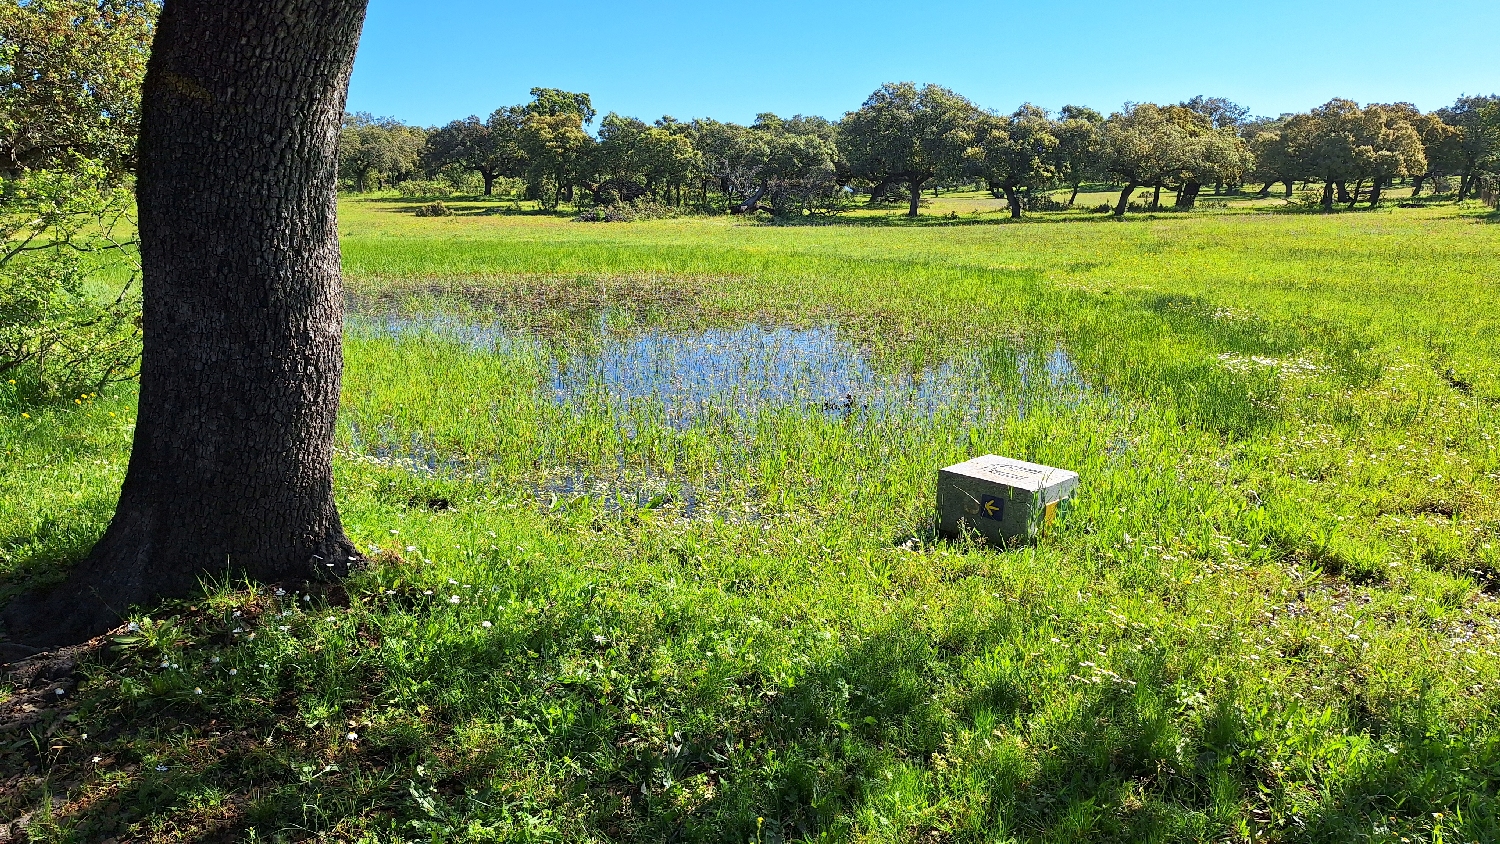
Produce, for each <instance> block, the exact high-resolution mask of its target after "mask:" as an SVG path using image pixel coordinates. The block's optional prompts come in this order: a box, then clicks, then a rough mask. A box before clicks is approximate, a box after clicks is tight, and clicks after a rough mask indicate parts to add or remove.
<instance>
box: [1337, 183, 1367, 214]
mask: <svg viewBox="0 0 1500 844" xmlns="http://www.w3.org/2000/svg"><path fill="white" fill-rule="evenodd" d="M1364 189H1365V180H1364V179H1360V180H1359V181H1357V182H1355V183H1354V193H1352V194H1347V195H1346V196H1345V197H1344V198H1343V199H1340V200H1339V201H1340V202H1347V203H1349V207H1350V208H1353V207H1354V203H1356V202H1358V201H1359V195H1360V194H1361V193H1363V192H1364Z"/></svg>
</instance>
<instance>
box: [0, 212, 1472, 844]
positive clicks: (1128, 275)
mask: <svg viewBox="0 0 1500 844" xmlns="http://www.w3.org/2000/svg"><path fill="white" fill-rule="evenodd" d="M984 201H985V200H984V198H983V197H977V196H972V195H961V196H955V197H948V196H945V197H944V198H942V199H939V200H936V201H935V202H933V203H932V204H931V205H930V206H929V207H928V208H927V209H926V210H927V212H928V216H926V217H924V218H923V219H921V220H919V221H917V222H915V223H912V222H908V221H905V220H903V219H901V218H899V217H897V216H895V215H894V214H892V213H885V212H880V213H876V212H860V213H857V214H855V215H852V217H851V218H850V219H849V220H847V221H844V222H841V223H837V224H831V225H804V226H787V227H776V226H766V225H754V224H748V223H746V222H744V221H735V220H728V219H680V220H665V221H655V222H643V223H634V224H579V223H573V222H569V221H568V220H566V219H565V218H562V217H554V216H546V215H524V214H523V215H516V214H495V215H484V216H481V215H478V214H475V213H461V214H460V216H457V217H452V218H436V219H417V218H415V217H412V216H411V215H410V214H409V213H405V211H404V209H405V208H406V207H407V206H406V205H405V204H403V203H399V202H391V201H381V200H375V201H355V202H346V203H345V204H344V206H343V208H342V211H341V213H342V217H341V229H342V231H343V233H344V255H345V269H346V274H347V276H348V281H349V287H350V291H351V297H352V299H353V301H354V303H355V306H356V310H357V311H358V312H359V313H360V314H361V316H359V317H357V318H356V319H355V320H354V321H353V322H352V323H351V331H350V335H349V339H348V342H347V344H346V355H347V359H348V367H347V378H346V385H345V399H344V401H345V406H344V415H343V418H342V421H341V425H340V431H339V449H340V451H339V454H340V458H339V463H338V483H339V490H338V492H339V496H340V502H341V510H342V512H343V514H344V518H345V522H346V525H347V527H348V529H349V531H350V534H351V535H352V536H353V537H354V538H355V539H356V540H357V541H358V542H359V544H360V545H361V547H363V548H366V549H369V550H370V552H371V555H372V557H373V559H374V560H375V563H374V564H373V565H372V566H371V567H370V568H369V570H367V571H364V572H361V573H359V574H358V575H356V576H355V577H354V578H353V579H351V580H350V581H349V582H348V583H347V584H345V588H343V589H338V590H335V591H331V592H325V591H318V592H317V593H316V594H314V595H312V596H310V600H302V596H300V595H296V594H290V595H276V594H275V593H274V591H272V590H271V588H270V587H248V586H246V585H244V584H215V585H211V586H210V587H209V589H208V590H207V592H206V593H205V595H204V596H203V597H201V598H198V599H195V600H192V601H186V602H181V603H180V604H173V605H170V606H165V607H158V608H148V609H147V610H145V611H143V612H142V613H141V614H140V615H139V616H138V617H137V619H136V623H137V624H138V626H139V627H140V630H139V631H135V632H133V633H132V634H131V635H129V636H126V637H125V638H124V640H122V641H121V642H119V643H117V644H118V650H116V651H114V652H111V653H109V654H106V655H105V656H104V657H102V658H101V659H99V660H98V661H96V662H95V663H93V664H91V665H89V666H88V667H87V668H86V669H85V679H84V680H83V682H82V683H81V685H80V686H79V687H78V688H76V689H73V688H71V687H70V688H69V689H68V690H67V693H66V694H65V695H63V698H64V700H66V701H70V702H71V703H69V704H66V705H64V706H62V707H59V708H58V709H57V710H56V712H55V715H54V717H53V718H50V719H49V718H43V719H41V720H40V721H38V722H37V723H36V724H34V725H31V726H29V727H26V728H24V729H20V730H16V731H12V732H8V733H0V754H3V755H0V759H4V760H6V761H5V768H4V769H5V770H7V771H12V772H15V775H14V776H13V777H12V778H11V779H9V780H6V781H5V782H4V783H3V784H0V789H3V790H0V817H9V816H19V815H20V814H22V813H23V812H28V811H31V812H36V814H34V815H33V818H32V820H33V826H32V828H31V829H32V834H33V835H34V836H37V837H40V838H41V839H42V840H58V841H93V840H98V839H100V838H103V837H107V836H110V835H115V836H122V837H130V838H132V839H134V840H164V841H165V840H183V839H186V840H219V838H225V839H228V838H236V837H238V838H245V837H248V836H250V835H252V834H253V835H254V836H256V837H257V838H258V839H259V840H300V839H309V838H320V837H321V838H322V839H325V840H350V841H360V840H363V841H397V840H404V841H416V840H421V841H429V840H431V841H458V840H473V841H642V842H646V841H653V842H654V841H669V840H680V841H706V842H707V841H735V842H745V841H757V842H769V841H782V840H809V841H871V842H876V841H879V842H886V841H889V842H898V841H911V842H916V841H923V842H926V841H954V842H958V841H965V842H968V841H974V842H978V841H985V842H991V841H993V842H1002V841H1018V842H1019V841H1025V842H1042V841H1057V842H1064V841H1080V840H1090V841H1094V840H1098V841H1108V840H1118V841H1199V840H1215V841H1223V840H1229V841H1251V840H1274V841H1320V842H1321V841H1392V842H1397V841H1402V840H1403V839H1404V840H1418V839H1420V840H1423V841H1439V840H1441V841H1494V840H1500V825H1497V821H1496V817H1497V815H1500V798H1497V788H1500V730H1497V728H1496V727H1495V726H1494V725H1495V723H1496V722H1495V716H1496V713H1497V708H1500V659H1497V652H1496V649H1497V646H1500V645H1497V634H1500V629H1497V627H1500V607H1497V606H1496V602H1495V600H1494V595H1495V594H1496V592H1497V591H1500V552H1497V551H1496V549H1495V546H1496V545H1497V544H1500V503H1497V502H1500V450H1497V449H1500V443H1497V439H1500V405H1497V402H1500V375H1497V371H1500V367H1497V363H1500V346H1497V340H1496V336H1497V333H1496V329H1497V324H1496V317H1495V316H1494V315H1495V314H1496V313H1500V291H1497V282H1500V227H1497V226H1496V225H1494V224H1493V222H1492V218H1488V217H1485V216H1482V215H1481V214H1478V213H1476V212H1475V211H1471V210H1462V209H1454V208H1453V207H1451V206H1431V207H1427V208H1420V209H1399V210H1397V209H1390V210H1380V211H1374V212H1363V211H1362V212H1358V213H1347V214H1338V215H1333V216H1322V215H1309V214H1301V213H1273V212H1270V211H1268V210H1266V209H1268V208H1274V207H1276V206H1275V205H1272V204H1268V203H1265V202H1251V203H1244V204H1243V206H1244V207H1230V208H1226V209H1222V210H1208V211H1203V212H1198V213H1195V214H1192V215H1183V214H1172V213H1164V214H1159V215H1156V216H1146V215H1141V216H1138V217H1135V218H1131V219H1127V220H1125V221H1123V222H1110V221H1106V220H1103V219H1102V215H1093V214H1088V213H1085V212H1068V213H1060V214H1049V215H1043V216H1042V217H1040V218H1038V219H1037V220H1035V221H1032V222H1026V223H1023V224H1020V225H1013V224H1008V223H1007V224H996V223H997V222H998V220H999V219H1000V217H1001V213H1000V212H999V210H998V203H996V204H995V207H994V208H989V207H987V206H984V205H983V204H982V203H983V202H984ZM1097 201H1098V200H1090V201H1089V202H1085V201H1084V198H1082V197H1081V198H1080V204H1084V205H1090V204H1097ZM455 205H456V207H458V208H459V209H460V211H461V212H465V211H468V212H474V211H478V210H481V209H484V208H488V207H490V206H487V205H484V204H480V203H474V204H465V203H455ZM949 210H952V211H954V212H956V213H957V214H958V216H957V218H956V219H948V218H947V216H946V215H947V212H948V211H949ZM390 313H399V314H405V315H409V316H417V317H419V318H426V319H428V320H429V321H430V322H429V324H431V325H433V326H436V328H435V329H434V330H430V331H426V332H420V331H419V332H416V333H413V334H408V335H405V336H403V337H400V338H392V337H390V336H388V335H386V334H384V333H383V332H381V331H379V330H378V323H377V322H376V319H377V317H379V316H380V315H384V314H390ZM445 319H447V320H450V322H456V323H458V324H463V323H478V324H484V325H490V324H494V325H498V326H500V328H501V330H502V334H503V336H504V337H506V338H508V339H506V340H504V341H502V342H501V343H500V344H499V345H498V346H485V345H482V344H479V345H477V346H476V345H471V344H465V343H463V342H458V341H457V340H455V339H454V337H453V335H452V333H451V332H445V331H444V330H441V329H442V328H443V326H444V325H445V323H444V322H443V320H445ZM747 323H755V324H759V325H763V326H791V327H801V328H816V327H821V326H828V325H834V326H836V327H837V330H838V332H839V336H840V337H842V338H844V339H845V340H847V341H848V342H849V343H850V344H852V345H853V346H857V347H858V348H860V349H861V350H862V351H863V355H864V357H865V359H866V360H867V361H868V364H869V366H870V368H871V371H872V372H873V373H874V375H873V376H872V377H876V378H880V379H887V380H890V381H893V382H902V379H904V378H910V377H915V376H917V375H920V374H921V373H931V372H932V371H933V369H934V367H938V366H939V365H941V364H942V363H943V362H945V361H956V362H958V365H959V366H961V367H966V368H967V369H966V371H968V372H970V373H972V374H973V375H974V376H975V386H974V390H973V394H972V395H971V396H961V397H960V400H959V401H958V402H957V406H956V407H955V408H953V409H945V410H940V411H938V412H936V413H930V414H929V413H927V412H925V411H919V410H918V409H916V408H904V407H902V406H900V405H897V406H895V407H894V408H892V409H890V410H889V412H884V413H879V414H876V413H868V414H859V413H856V414H854V415H853V416H849V417H846V416H845V415H842V414H838V413H826V412H823V411H822V410H819V409H816V408H810V407H808V406H807V405H806V404H798V403H793V404H791V405H787V406H766V407H757V408H755V409H754V410H753V412H751V413H749V414H748V415H742V414H736V413H733V412H727V411H724V409H722V408H720V409H719V410H717V411H715V410H709V411H704V412H703V413H702V414H700V415H698V416H696V417H694V418H695V419H696V421H694V422H692V423H691V424H687V425H678V426H673V425H669V424H667V421H668V420H667V419H666V418H665V417H664V416H663V412H662V409H661V406H660V404H659V403H656V402H653V401H651V400H649V399H647V400H638V401H634V402H623V403H622V402H620V401H618V400H615V401H612V400H610V399H609V397H607V396H605V395H603V394H602V393H593V394H588V395H585V396H584V397H583V398H582V399H580V400H579V401H577V402H575V403H573V404H569V405H559V404H558V403H556V402H555V401H553V399H552V395H551V374H550V373H551V371H552V367H553V365H554V364H553V361H556V360H562V361H578V362H587V361H589V360H591V355H593V354H595V353H597V352H598V351H599V350H600V349H601V348H610V347H611V346H610V344H611V343H616V342H621V338H625V339H626V340H628V339H629V338H633V337H640V336H642V333H643V332H645V333H646V334H647V335H648V336H651V335H652V332H656V333H665V334H666V335H669V336H676V335H691V334H692V333H693V332H697V331H701V330H703V329H705V328H721V329H733V328H736V327H738V326H742V325H745V324H747ZM601 324H603V325H605V326H606V327H605V330H604V331H603V333H601V331H600V325H601ZM1058 348H1062V349H1065V350H1066V352H1067V353H1068V354H1069V355H1070V356H1071V358H1072V359H1073V360H1074V361H1075V362H1076V364H1077V366H1078V369H1079V372H1080V373H1081V375H1082V377H1083V378H1084V379H1085V381H1086V382H1087V385H1088V387H1087V389H1085V390H1082V391H1080V390H1078V389H1075V388H1071V387H1067V386H1066V385H1064V386H1053V385H1050V384H1048V383H1046V381H1045V379H1038V378H1036V377H1030V378H1026V379H1023V378H1022V377H1021V373H1022V372H1025V371H1029V372H1031V373H1035V372H1037V371H1038V367H1040V366H1041V364H1042V363H1043V362H1044V361H1045V360H1046V359H1047V357H1048V356H1049V355H1051V354H1053V352H1054V350H1056V349H1058ZM927 377H932V376H931V375H928V376H927ZM966 407H967V408H968V411H967V412H966V411H965V410H964V408H966ZM132 408H133V396H132V395H130V394H129V393H127V392H121V393H118V394H112V395H108V396H104V397H101V398H100V399H98V400H96V401H93V402H88V403H85V404H81V405H76V406H73V407H69V408H62V409H51V410H32V411H29V412H30V418H21V417H20V416H19V415H18V413H16V412H14V411H12V410H11V409H9V408H8V409H6V410H5V413H6V418H5V419H4V421H3V422H0V454H3V455H4V461H5V462H4V463H3V464H0V576H3V577H4V583H5V584H6V586H5V588H7V589H11V590H14V589H16V588H19V586H20V585H22V584H24V583H29V582H36V581H38V580H44V579H47V578H49V577H56V576H57V573H58V572H59V571H60V570H61V569H62V568H63V567H64V566H65V565H66V563H67V562H68V561H70V560H73V559H76V558H78V557H79V556H80V555H81V554H82V553H84V551H85V549H86V548H87V546H88V544H89V543H90V542H91V540H92V538H93V537H96V536H97V535H98V534H99V532H100V531H101V530H102V529H103V526H104V524H105V523H106V521H107V519H108V515H109V512H110V508H111V506H112V497H113V495H114V492H115V489H116V485H117V484H118V482H119V480H120V477H121V474H122V472H123V465H124V458H125V454H126V451H127V449H128V439H129V437H128V435H129V427H128V426H129V420H130V418H131V416H132V415H133V409H132ZM111 413H113V414H115V415H113V416H111V415H109V414H111ZM986 452H996V453H1003V454H1010V455H1014V456H1018V457H1023V458H1026V459H1032V460H1037V461H1041V462H1047V463H1052V464H1055V465H1061V466H1066V467H1069V468H1073V469H1076V470H1078V471H1079V472H1080V473H1081V474H1082V476H1083V478H1084V490H1083V493H1082V495H1081V496H1080V498H1079V500H1078V504H1077V507H1076V508H1075V509H1074V510H1073V511H1072V512H1071V513H1070V514H1069V516H1068V517H1067V518H1066V519H1065V520H1064V521H1063V522H1062V523H1061V524H1060V525H1059V527H1058V529H1057V530H1056V531H1055V532H1054V533H1052V534H1051V535H1049V536H1047V537H1045V538H1044V539H1043V540H1042V541H1040V542H1039V543H1037V544H1035V545H1031V546H1018V547H1015V548H1010V549H990V548H984V547H979V546H975V545H973V544H970V543H964V542H957V543H948V542H943V541H939V540H937V539H935V538H934V537H933V536H932V535H931V531H930V518H931V508H932V495H933V491H932V484H933V481H934V475H935V470H936V469H937V468H938V467H940V466H942V465H946V464H948V463H952V462H957V461H958V460H960V459H963V458H965V457H968V456H972V455H974V454H980V453H986ZM411 455H415V456H416V457H417V458H418V459H419V460H420V461H426V460H429V459H430V460H431V464H430V465H431V466H432V467H433V468H432V469H428V468H426V465H427V464H425V463H424V464H422V465H421V466H418V467H417V468H413V464H412V462H411V461H409V460H407V459H406V458H407V457H408V456H411ZM572 477H581V478H585V479H587V480H586V481H585V482H583V483H581V484H573V485H571V486H563V485H560V484H559V483H558V481H559V479H562V478H572ZM688 488H691V489H694V490H696V497H695V499H694V506H693V507H692V508H691V509H690V508H688V507H687V506H686V503H687V502H686V499H685V495H684V494H683V490H684V489H688ZM376 549H378V550H376ZM429 592H430V593H431V594H428V593H429ZM450 596H457V602H456V603H453V602H450ZM236 613H237V614H238V615H236ZM237 629H238V630H237ZM252 634H253V635H252ZM200 692H201V693H200ZM23 694H25V692H24V691H23V690H20V689H14V690H12V691H10V692H0V696H4V695H12V696H21V695H23ZM18 699H19V698H18ZM64 716H66V718H70V719H72V720H66V719H65V718H64ZM351 733H352V734H353V735H354V738H350V737H349V735H350V734H351ZM85 734H87V737H86V738H85V737H84V736H85ZM96 757H97V759H98V761H94V760H95V758H96ZM47 807H51V808H47ZM216 836H218V838H216Z"/></svg>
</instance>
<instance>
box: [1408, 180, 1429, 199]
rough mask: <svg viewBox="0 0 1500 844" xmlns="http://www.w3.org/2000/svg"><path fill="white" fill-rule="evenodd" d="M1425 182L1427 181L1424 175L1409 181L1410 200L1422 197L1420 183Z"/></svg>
mask: <svg viewBox="0 0 1500 844" xmlns="http://www.w3.org/2000/svg"><path fill="white" fill-rule="evenodd" d="M1425 181H1427V177H1426V176H1425V175H1424V176H1413V177H1412V180H1411V197H1412V199H1416V198H1417V197H1419V196H1421V195H1422V183H1423V182H1425Z"/></svg>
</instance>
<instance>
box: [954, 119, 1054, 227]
mask: <svg viewBox="0 0 1500 844" xmlns="http://www.w3.org/2000/svg"><path fill="white" fill-rule="evenodd" d="M1057 146H1058V143H1057V136H1056V135H1055V134H1054V126H1053V123H1052V120H1051V119H1050V118H1049V117H1048V116H1047V112H1045V111H1043V110H1042V109H1039V108H1037V107H1036V106H1033V105H1031V104H1029V103H1028V104H1026V105H1023V106H1021V107H1020V108H1019V109H1016V111H1015V112H1014V113H1013V114H1011V115H1009V116H1006V117H1001V116H999V115H995V114H985V113H982V112H976V113H975V115H974V117H973V118H972V128H971V129H970V130H969V146H968V149H966V150H965V152H964V157H965V158H966V159H967V160H968V162H969V165H970V167H971V168H972V172H973V173H974V174H975V175H977V176H979V178H981V179H983V180H984V181H985V183H986V184H987V185H989V188H990V191H991V192H992V193H996V194H997V195H1004V197H1005V200H1006V203H1007V204H1008V205H1009V207H1010V216H1011V218H1012V219H1020V217H1021V209H1022V204H1021V194H1020V191H1021V190H1023V189H1035V188H1037V187H1040V186H1041V185H1043V184H1045V183H1048V182H1052V181H1053V180H1054V179H1056V177H1057V170H1056V168H1055V166H1054V164H1053V162H1054V161H1055V160H1056V157H1057Z"/></svg>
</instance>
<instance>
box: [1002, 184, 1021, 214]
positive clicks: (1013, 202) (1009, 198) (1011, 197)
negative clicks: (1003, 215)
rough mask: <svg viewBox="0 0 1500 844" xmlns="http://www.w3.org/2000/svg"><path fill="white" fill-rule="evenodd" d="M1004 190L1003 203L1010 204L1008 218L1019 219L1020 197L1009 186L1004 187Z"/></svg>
mask: <svg viewBox="0 0 1500 844" xmlns="http://www.w3.org/2000/svg"><path fill="white" fill-rule="evenodd" d="M1004 189H1005V201H1006V202H1008V203H1010V218H1011V219H1012V220H1019V219H1021V195H1020V194H1019V193H1017V192H1016V189H1015V188H1013V187H1011V186H1009V185H1005V186H1004Z"/></svg>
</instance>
